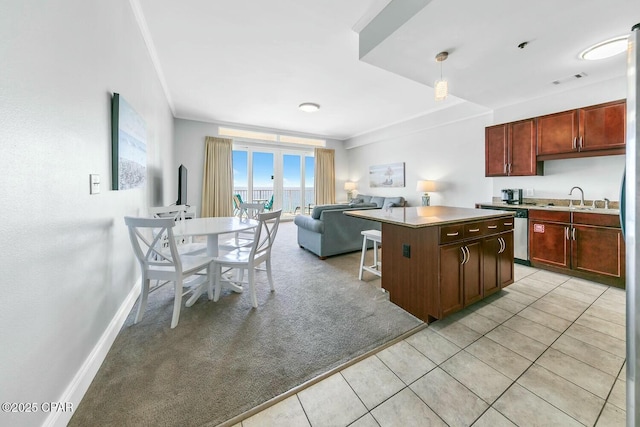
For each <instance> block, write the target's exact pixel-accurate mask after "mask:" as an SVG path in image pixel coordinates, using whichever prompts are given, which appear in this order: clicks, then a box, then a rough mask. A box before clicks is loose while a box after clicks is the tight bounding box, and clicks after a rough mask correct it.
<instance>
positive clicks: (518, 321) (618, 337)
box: [236, 265, 625, 427]
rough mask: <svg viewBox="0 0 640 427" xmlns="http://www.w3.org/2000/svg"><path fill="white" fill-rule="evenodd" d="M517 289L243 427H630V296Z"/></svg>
mask: <svg viewBox="0 0 640 427" xmlns="http://www.w3.org/2000/svg"><path fill="white" fill-rule="evenodd" d="M516 279H517V281H516V283H514V284H513V285H511V286H509V287H508V288H506V289H505V290H503V291H502V292H500V293H499V294H498V295H494V296H491V297H489V298H488V299H486V300H484V301H482V302H480V303H477V304H475V305H473V306H471V307H469V308H468V309H465V310H464V311H462V312H459V313H456V314H454V315H452V316H450V317H448V318H447V319H444V320H441V321H437V322H434V323H432V324H431V325H429V327H428V328H426V329H424V330H422V331H420V332H418V333H416V334H414V335H412V336H410V337H408V338H407V339H405V340H404V341H401V342H399V343H397V344H395V345H393V346H391V347H389V348H386V349H384V350H382V351H380V352H378V353H377V354H375V355H373V356H371V357H369V358H367V359H365V360H363V361H361V362H359V363H357V364H355V365H352V366H350V367H348V368H346V369H344V370H342V371H340V372H338V373H337V374H334V375H332V376H330V377H329V378H327V379H325V380H323V381H320V382H319V383H317V384H315V385H313V386H311V387H309V388H306V389H304V390H302V391H300V392H299V393H298V394H296V395H294V396H291V397H289V398H287V399H286V400H283V401H282V402H280V403H278V404H276V405H274V406H271V407H269V408H268V409H266V410H264V411H262V412H260V413H258V414H256V415H254V416H252V417H250V418H248V419H245V420H244V421H242V423H239V424H237V425H236V427H240V426H242V427H250V426H314V427H315V426H358V427H365V426H408V425H411V426H446V425H449V426H471V425H473V426H492V427H493V426H514V425H516V426H530V425H538V426H581V425H587V426H624V423H625V371H624V362H625V292H624V291H623V290H620V289H616V288H610V287H608V286H604V285H600V284H597V283H593V282H588V281H585V280H580V279H576V278H571V277H569V276H565V275H561V274H555V273H550V272H547V271H542V270H537V269H533V268H529V267H523V266H520V265H516Z"/></svg>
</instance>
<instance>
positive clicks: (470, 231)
mask: <svg viewBox="0 0 640 427" xmlns="http://www.w3.org/2000/svg"><path fill="white" fill-rule="evenodd" d="M478 231H480V229H479V228H470V229H469V233H477V232H478Z"/></svg>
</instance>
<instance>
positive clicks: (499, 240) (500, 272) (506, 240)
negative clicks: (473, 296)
mask: <svg viewBox="0 0 640 427" xmlns="http://www.w3.org/2000/svg"><path fill="white" fill-rule="evenodd" d="M482 245H483V250H482V267H483V273H482V274H483V286H484V290H483V292H484V296H485V297H486V296H489V295H491V294H493V293H495V292H498V291H499V290H500V289H502V288H504V287H505V286H508V285H510V284H512V283H513V233H502V234H499V235H497V236H491V237H488V238H486V239H485V240H484V241H483V242H482Z"/></svg>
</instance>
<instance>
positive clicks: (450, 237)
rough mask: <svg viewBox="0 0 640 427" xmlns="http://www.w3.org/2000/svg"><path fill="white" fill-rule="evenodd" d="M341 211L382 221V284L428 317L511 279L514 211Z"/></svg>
mask: <svg viewBox="0 0 640 427" xmlns="http://www.w3.org/2000/svg"><path fill="white" fill-rule="evenodd" d="M345 215H351V216H355V217H359V218H366V219H369V220H373V221H379V222H381V223H382V287H383V288H384V289H385V290H386V291H387V292H389V297H390V300H391V302H393V303H394V304H396V305H398V306H400V307H402V308H403V309H404V310H406V311H408V312H409V313H411V314H413V315H414V316H416V317H417V318H419V319H421V320H423V321H425V322H427V323H429V322H431V321H433V320H435V319H442V318H444V317H446V316H447V315H449V314H452V313H454V312H456V311H458V310H461V309H463V308H464V307H467V306H468V305H470V304H473V303H475V302H477V301H480V300H481V299H483V298H484V297H486V296H488V295H491V294H492V293H495V292H498V291H500V289H502V288H503V287H505V286H507V285H510V284H511V283H513V223H514V213H513V212H506V211H494V210H483V209H470V208H458V207H449V206H424V207H405V208H391V209H372V210H361V211H346V212H345Z"/></svg>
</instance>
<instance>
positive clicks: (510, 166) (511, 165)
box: [509, 163, 513, 173]
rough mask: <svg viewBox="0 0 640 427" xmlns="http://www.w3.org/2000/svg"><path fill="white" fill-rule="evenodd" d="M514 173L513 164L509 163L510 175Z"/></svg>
mask: <svg viewBox="0 0 640 427" xmlns="http://www.w3.org/2000/svg"><path fill="white" fill-rule="evenodd" d="M511 172H513V163H509V173H511Z"/></svg>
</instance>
